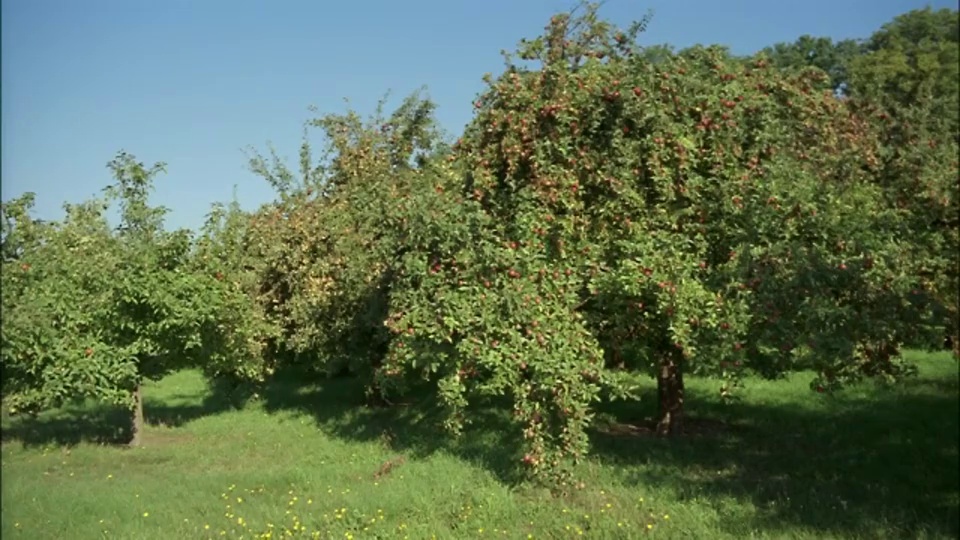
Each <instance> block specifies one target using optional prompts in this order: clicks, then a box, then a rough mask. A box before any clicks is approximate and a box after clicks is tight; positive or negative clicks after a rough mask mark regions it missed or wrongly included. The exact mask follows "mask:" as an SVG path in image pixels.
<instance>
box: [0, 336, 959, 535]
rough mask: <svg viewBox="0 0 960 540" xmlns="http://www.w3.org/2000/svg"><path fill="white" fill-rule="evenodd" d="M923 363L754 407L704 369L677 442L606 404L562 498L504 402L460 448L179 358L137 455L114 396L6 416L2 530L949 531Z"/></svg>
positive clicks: (941, 433)
mask: <svg viewBox="0 0 960 540" xmlns="http://www.w3.org/2000/svg"><path fill="white" fill-rule="evenodd" d="M912 357H913V358H914V359H917V360H918V361H919V362H920V366H921V372H920V377H919V378H918V379H916V380H912V381H909V382H907V383H906V384H903V385H900V386H896V387H893V388H883V387H880V386H877V385H874V384H863V385H859V386H857V387H854V388H851V389H849V390H847V391H844V392H843V393H842V394H840V395H838V396H825V395H820V394H816V393H814V392H811V391H810V390H809V388H808V383H809V381H810V378H811V376H810V375H809V374H796V375H794V376H791V377H790V378H788V379H786V380H783V381H775V382H770V381H760V380H750V381H748V385H747V388H746V390H745V392H744V397H743V400H742V401H740V402H738V403H735V404H732V405H723V404H721V403H720V401H719V399H718V398H719V396H718V393H717V388H718V384H717V383H716V382H713V381H709V380H691V381H689V382H688V389H689V393H690V397H689V399H688V407H689V412H690V416H691V423H692V424H693V425H694V426H697V425H703V426H708V428H709V429H704V430H703V433H702V434H701V435H690V436H684V437H681V438H679V439H677V440H672V441H663V440H657V439H654V438H651V437H649V436H645V435H643V434H639V435H638V434H631V433H627V434H622V433H618V432H616V431H615V430H613V429H610V428H611V426H610V424H613V423H624V422H627V421H630V420H637V419H642V418H643V417H644V416H649V415H651V414H652V413H653V410H654V406H655V405H654V403H653V402H652V400H648V401H644V402H642V403H640V404H637V405H631V406H626V405H618V406H615V407H614V406H611V407H606V408H605V410H604V412H603V413H602V414H601V415H600V417H599V419H598V427H597V430H596V433H595V434H594V437H593V440H594V446H595V448H594V454H593V457H591V459H590V460H589V461H588V462H587V463H585V464H584V465H583V466H582V467H581V468H580V469H579V471H578V472H579V476H580V478H582V479H583V481H584V486H583V488H582V489H579V490H575V491H574V492H572V493H571V494H570V495H569V496H567V497H563V498H553V497H551V496H550V495H549V494H548V493H547V492H545V491H544V490H542V489H538V488H536V487H534V486H531V485H529V484H524V483H521V482H518V478H519V476H518V472H519V466H520V460H519V457H520V456H521V455H522V452H521V450H520V448H519V435H518V433H517V432H516V431H514V430H512V428H511V426H510V424H509V420H508V417H507V416H505V415H500V414H498V413H494V412H491V411H477V412H476V413H475V418H476V419H477V422H478V425H476V426H475V427H474V428H473V430H472V431H470V432H468V433H467V434H466V436H465V437H464V438H463V439H462V440H460V441H457V442H450V441H448V440H447V439H446V438H445V437H444V436H443V435H442V434H441V433H440V432H439V431H438V430H437V429H436V428H435V426H434V425H433V424H432V423H431V422H430V419H431V417H432V414H433V412H432V411H431V410H429V409H428V408H423V407H420V406H418V405H417V404H411V405H408V406H400V407H397V408H395V409H391V410H387V409H370V408H366V407H364V406H362V404H361V403H362V396H361V393H360V392H359V390H358V387H357V386H356V383H355V382H354V381H351V380H350V379H333V380H330V381H315V380H314V381H308V382H304V379H302V378H300V377H295V376H292V375H291V376H287V377H283V378H280V379H279V380H278V381H277V382H276V383H274V384H272V385H271V387H270V388H269V389H268V390H267V392H266V393H265V395H264V396H263V399H262V400H260V401H256V402H252V403H250V404H248V405H247V406H246V407H245V408H243V409H239V410H238V409H235V408H234V407H232V406H231V403H230V401H229V400H228V399H226V398H223V397H222V396H219V395H218V394H217V393H214V392H211V390H209V389H208V388H207V387H206V385H205V384H204V382H203V380H202V379H201V378H200V376H199V375H198V374H197V373H194V372H184V373H178V374H176V375H173V376H171V377H168V378H167V379H164V380H163V381H161V382H159V383H157V384H154V385H151V386H149V387H148V389H147V404H146V406H147V417H148V420H149V421H150V422H151V425H150V426H149V428H148V431H147V434H146V445H145V447H143V448H141V449H137V450H127V449H124V448H120V447H117V446H113V445H100V444H97V443H96V442H90V440H91V439H97V438H100V439H109V438H111V437H115V434H114V431H115V430H116V429H117V426H118V425H120V423H121V421H122V417H121V416H119V415H118V414H117V413H116V412H115V411H109V410H102V409H98V408H96V407H79V406H78V407H75V408H67V409H65V410H63V411H58V412H55V413H50V414H46V415H43V416H41V418H40V420H39V421H38V422H34V423H20V422H18V421H13V420H11V419H10V418H7V417H6V416H4V418H3V427H4V438H5V442H4V444H3V448H2V482H3V486H2V488H3V493H2V531H0V532H2V536H3V537H4V538H30V539H40V538H56V539H62V538H70V539H85V538H105V537H106V538H123V539H135V538H157V539H171V538H240V537H243V538H289V537H304V538H311V537H312V538H356V539H360V538H411V539H421V538H440V539H447V538H468V537H469V538H474V537H491V538H637V537H647V535H649V537H651V538H746V537H751V536H752V537H755V538H871V539H874V538H956V537H957V534H958V524H957V522H958V502H960V496H958V491H960V490H958V484H960V475H958V465H957V463H958V451H957V449H958V438H960V432H958V405H960V404H958V366H957V362H956V361H955V360H953V359H952V358H950V357H949V355H946V354H922V353H913V354H912ZM651 388H652V386H651ZM706 420H710V423H709V424H707V423H706ZM400 456H403V457H404V458H405V459H403V460H400V459H398V458H399V457H400ZM388 463H392V464H393V465H391V466H387V464H388ZM378 473H379V474H378Z"/></svg>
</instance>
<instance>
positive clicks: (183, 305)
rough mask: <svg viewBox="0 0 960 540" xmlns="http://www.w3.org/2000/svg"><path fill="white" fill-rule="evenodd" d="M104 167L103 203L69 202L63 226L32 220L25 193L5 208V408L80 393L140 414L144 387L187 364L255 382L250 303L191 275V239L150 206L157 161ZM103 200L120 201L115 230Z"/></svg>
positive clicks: (43, 404)
mask: <svg viewBox="0 0 960 540" xmlns="http://www.w3.org/2000/svg"><path fill="white" fill-rule="evenodd" d="M109 166H110V169H111V170H112V171H113V174H114V177H115V179H116V183H115V184H113V185H111V186H109V187H108V188H107V189H106V197H105V198H104V199H95V200H92V201H89V202H87V203H85V204H81V205H68V206H67V208H66V210H67V217H66V219H65V220H64V222H63V223H49V224H40V223H37V222H36V221H34V220H32V219H31V218H30V216H29V210H30V203H31V202H32V195H31V196H26V197H23V198H21V199H18V200H15V201H12V202H11V203H8V204H5V205H4V221H5V223H6V225H5V230H4V233H5V234H4V253H5V259H4V261H3V265H4V268H3V275H2V276H3V277H2V279H3V311H4V324H3V347H2V349H3V353H2V359H3V370H4V387H3V394H4V398H5V399H6V400H7V402H8V403H9V405H10V407H11V410H12V411H18V410H22V411H36V410H39V409H46V408H50V407H54V406H57V405H59V404H61V403H63V402H65V401H68V400H73V399H80V398H86V397H92V398H95V399H98V400H100V401H104V402H108V403H116V404H122V405H125V406H129V407H131V408H133V409H135V410H138V409H137V407H138V406H139V401H138V399H139V387H140V384H141V381H142V380H143V379H157V378H159V377H162V376H163V375H165V374H167V373H169V372H171V371H173V370H176V369H181V368H184V367H188V366H198V365H202V366H204V367H205V368H207V369H208V370H209V371H210V372H211V373H215V374H222V373H225V372H226V373H230V374H234V375H236V376H241V377H244V378H251V379H256V378H259V377H261V376H262V373H261V370H260V365H261V362H262V359H263V356H262V355H261V354H260V351H259V344H258V343H257V342H256V339H255V338H256V335H255V333H253V332H251V331H250V327H249V325H246V324H245V323H244V320H243V319H242V318H240V317H238V316H240V315H242V314H243V313H242V311H237V306H238V305H243V304H244V303H245V301H246V298H247V297H246V296H244V295H242V294H241V293H240V292H239V291H233V292H231V290H230V288H229V287H228V286H226V285H224V284H221V283H220V282H219V281H218V280H217V279H216V278H215V276H214V275H212V274H208V275H204V274H200V273H197V272H194V271H192V268H191V237H190V234H189V233H188V232H187V231H182V230H181V231H176V232H172V233H170V232H166V231H164V230H163V229H162V219H163V214H164V212H165V210H164V209H162V208H155V207H151V206H150V205H149V204H148V195H149V191H150V189H151V186H152V182H153V177H154V176H155V175H156V174H157V173H158V172H160V171H162V170H163V165H162V164H157V165H155V166H154V167H152V168H150V169H147V168H146V167H144V166H143V164H141V163H139V162H137V161H136V160H135V159H134V158H133V156H131V155H129V154H126V153H123V152H121V153H120V154H119V155H118V156H117V158H116V159H114V160H113V161H112V162H111V163H110V165H109ZM110 201H118V202H119V205H120V215H121V224H120V227H119V228H118V229H117V230H116V231H112V230H111V229H110V227H109V225H108V223H107V220H106V217H105V211H106V210H107V208H108V207H109V202H110ZM135 414H136V412H135ZM136 418H137V417H136V416H135V424H136ZM137 428H138V426H136V425H135V426H134V437H136V433H137Z"/></svg>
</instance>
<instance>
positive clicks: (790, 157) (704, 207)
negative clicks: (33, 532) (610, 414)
mask: <svg viewBox="0 0 960 540" xmlns="http://www.w3.org/2000/svg"><path fill="white" fill-rule="evenodd" d="M645 25H646V21H641V22H640V23H637V24H635V25H633V26H631V27H630V28H627V29H623V30H621V29H617V28H615V27H613V26H612V25H610V24H608V23H606V22H604V21H602V20H600V19H599V18H598V16H597V11H596V8H595V7H588V9H586V10H585V11H584V12H583V13H582V14H581V15H580V16H578V17H576V18H574V17H572V16H571V15H566V14H561V15H557V16H555V17H553V18H552V19H551V21H550V23H549V25H548V26H547V27H546V29H545V32H544V34H543V35H542V36H540V37H538V38H536V39H533V40H525V41H523V42H521V44H520V46H519V48H518V50H516V51H515V53H514V54H513V55H508V56H507V58H506V66H505V68H504V70H503V72H502V73H500V74H499V75H497V76H491V75H488V76H486V77H485V81H486V83H487V87H486V90H485V91H484V92H483V93H482V94H481V95H480V96H479V97H478V99H477V101H476V103H475V113H474V116H473V119H472V121H471V123H470V124H469V125H468V126H467V128H466V129H465V131H464V133H463V134H462V136H461V137H460V138H459V139H458V140H457V141H456V143H455V144H445V143H444V142H443V140H442V137H441V136H440V131H439V128H438V126H437V125H436V123H435V121H434V118H433V110H434V105H433V103H432V102H431V101H429V100H428V99H425V98H423V97H421V95H420V94H414V95H412V96H410V97H409V98H407V99H406V100H405V101H404V102H403V103H402V104H401V105H400V106H399V107H398V108H397V109H396V110H395V111H393V112H392V113H389V114H385V113H384V112H383V108H382V107H381V108H379V109H378V111H377V112H376V114H374V115H373V116H372V117H371V118H369V119H364V118H362V117H360V116H359V115H357V114H356V113H348V114H344V115H328V116H324V117H321V118H319V119H316V120H313V121H311V122H310V125H311V126H312V127H314V128H318V129H320V130H321V131H322V132H323V134H324V135H325V137H326V142H327V148H325V149H324V150H325V152H324V153H323V159H319V158H316V157H315V156H314V151H313V150H312V148H311V147H310V145H309V144H308V143H306V142H304V144H303V147H302V148H301V152H300V163H299V169H296V170H291V169H289V168H287V166H286V165H284V164H283V163H281V162H279V161H278V160H275V159H274V160H270V159H266V158H264V157H261V156H255V157H254V158H253V160H252V161H251V168H252V169H253V170H254V171H255V172H257V173H258V174H260V175H261V176H263V177H264V178H265V179H266V180H267V181H269V182H270V183H271V184H272V186H273V187H274V188H275V190H276V193H277V198H276V200H275V201H274V202H273V203H270V204H268V205H265V206H263V207H261V208H260V209H258V210H256V211H253V212H248V211H244V210H242V209H241V208H240V207H239V206H238V205H237V204H236V203H234V204H232V205H225V206H218V207H217V208H216V209H215V211H214V212H212V213H211V214H210V218H209V220H208V223H207V225H206V226H205V227H204V228H203V229H202V230H200V231H197V232H195V233H193V232H189V231H176V232H168V231H166V230H165V229H164V228H163V214H164V210H163V209H160V208H154V207H151V206H150V205H149V204H148V194H149V191H150V189H151V187H152V182H153V181H154V178H155V176H156V175H157V174H158V173H160V172H161V171H162V167H161V166H159V165H158V166H157V167H153V168H147V167H145V166H144V165H143V164H140V163H138V162H137V161H136V160H135V159H134V158H133V157H132V156H130V155H128V154H123V153H122V154H120V155H119V156H118V158H117V159H116V160H115V161H114V162H112V163H111V169H112V171H113V174H114V177H115V179H116V183H115V184H114V185H113V186H112V187H111V188H110V189H109V190H108V191H107V192H106V195H105V197H104V198H103V199H102V200H94V201H89V202H86V203H83V204H80V205H71V206H68V208H67V217H66V219H65V220H63V221H62V222H57V223H47V222H40V221H37V220H35V219H33V218H31V217H30V207H31V205H32V197H31V196H25V197H23V198H20V199H17V200H13V201H10V202H7V203H4V206H3V218H4V229H3V257H4V258H3V275H2V280H3V287H2V291H3V293H2V294H3V312H4V324H3V328H2V339H3V352H2V362H3V370H4V379H3V396H4V400H5V406H6V407H8V408H10V410H11V411H15V412H33V411H38V410H41V409H46V408H51V407H55V406H58V405H60V404H62V403H64V402H65V401H67V400H71V399H75V398H83V397H89V398H95V399H98V400H101V401H105V402H109V403H116V404H120V405H123V406H126V407H129V408H130V410H131V411H132V412H133V413H132V416H133V431H132V432H131V433H132V439H133V442H134V444H135V443H136V441H137V434H138V433H139V431H140V429H141V425H142V418H143V408H142V399H141V398H140V386H141V383H142V381H143V380H146V379H157V378H159V377H161V376H163V375H165V374H167V373H170V372H171V371H174V370H178V369H182V368H201V369H203V370H204V372H205V373H207V374H208V375H209V376H210V377H211V378H220V379H223V378H227V379H232V380H234V381H235V382H236V383H237V384H239V383H242V382H252V383H259V382H263V381H264V380H266V379H267V378H269V377H270V376H271V374H272V373H274V371H275V370H278V369H283V368H284V367H286V366H289V365H299V366H306V367H308V368H310V369H312V370H315V371H316V372H317V373H319V374H324V373H325V374H328V375H344V374H347V375H350V376H354V377H361V378H363V379H364V380H365V381H366V382H367V385H366V387H367V399H368V402H369V403H370V404H376V405H378V406H390V405H392V404H394V403H395V402H396V401H398V400H402V399H403V398H404V396H405V395H410V394H413V393H417V394H429V395H433V396H435V399H436V402H437V404H438V405H440V406H442V408H443V409H444V410H445V412H446V414H445V427H446V428H447V429H448V430H449V431H450V432H451V433H452V434H454V435H455V434H458V433H460V432H461V431H462V430H464V429H469V424H470V420H471V416H470V410H471V407H472V406H475V405H477V404H483V403H488V404H489V403H494V404H496V405H495V406H504V407H510V408H511V410H512V413H513V418H514V420H515V425H516V429H517V436H518V437H522V438H523V439H524V441H525V451H526V454H525V456H524V457H523V463H524V464H525V465H526V466H528V467H529V469H530V470H531V472H532V473H535V474H537V475H546V477H548V478H551V479H553V480H554V481H557V482H561V483H563V482H569V481H570V479H571V469H570V467H569V466H570V465H571V464H572V463H575V462H576V461H577V460H578V459H580V458H582V457H583V456H585V455H586V454H587V452H588V451H589V436H588V434H589V428H590V425H591V421H592V418H593V415H594V413H595V410H596V406H597V404H598V403H601V402H603V401H607V400H618V399H622V400H645V399H655V400H656V402H657V403H658V404H659V413H658V417H657V419H656V426H655V430H656V432H657V433H658V434H660V435H663V436H669V435H671V434H674V433H678V432H682V431H683V429H684V428H683V425H684V377H685V376H687V375H697V376H707V377H711V378H714V379H715V380H716V381H717V391H718V392H720V393H721V394H722V395H723V396H724V397H729V398H731V399H733V398H735V396H736V389H737V387H738V386H739V385H740V380H741V378H742V376H743V375H744V374H746V373H758V374H761V375H763V376H766V377H770V378H774V377H778V376H781V375H783V374H785V373H788V372H791V371H796V370H813V371H815V372H816V373H817V374H818V375H817V377H816V379H815V380H813V381H812V382H811V389H812V390H813V391H819V392H830V391H833V390H835V389H837V388H839V387H840V386H842V385H844V384H846V383H849V382H851V381H855V380H857V379H860V378H863V377H882V378H886V379H888V380H891V381H896V380H899V379H900V378H901V377H904V376H908V375H909V374H910V373H911V366H910V365H907V364H905V363H904V362H903V361H902V359H901V357H900V355H899V351H900V349H901V348H902V347H904V346H911V347H916V346H940V345H941V344H942V342H943V339H944V337H945V336H952V338H953V343H954V344H956V343H957V340H956V336H955V334H956V330H955V329H956V328H957V305H956V304H957V302H956V300H957V298H956V295H957V288H956V282H957V260H956V254H957V253H958V251H960V249H958V248H960V245H958V235H957V214H958V198H957V195H958V194H957V191H958V188H957V151H958V150H957V137H956V133H955V130H938V129H934V128H932V127H930V122H925V119H926V118H929V117H930V114H929V111H926V110H925V109H924V106H925V104H924V103H923V102H920V103H915V104H912V105H910V106H905V105H901V104H897V103H894V102H891V101H890V100H886V101H885V100H881V99H874V98H872V97H871V96H869V95H865V96H857V95H852V96H847V97H844V98H842V99H841V98H840V97H838V96H837V95H836V93H835V91H834V88H833V87H832V85H831V79H830V76H829V75H828V74H827V73H826V72H824V71H823V70H820V69H817V68H816V67H809V68H804V69H795V70H786V69H780V68H778V67H777V66H775V65H773V63H772V62H771V60H770V59H768V58H767V57H766V56H765V55H763V54H760V55H756V56H753V57H750V58H746V59H745V58H734V57H732V56H731V55H730V54H729V53H727V52H726V51H724V50H723V49H721V48H716V47H695V48H692V49H688V50H685V51H683V52H681V53H678V54H671V55H667V56H665V57H660V58H653V57H652V56H651V55H649V54H645V52H644V49H642V48H641V47H639V46H638V45H637V44H636V43H637V35H638V33H639V32H642V31H643V29H644V27H645ZM112 204H119V207H120V209H121V216H122V219H121V221H122V225H121V227H120V228H119V229H116V230H114V229H111V227H110V226H109V225H108V224H107V221H106V215H105V213H106V211H107V209H108V208H109V207H110V205H112ZM638 374H640V375H645V376H649V377H652V378H654V379H655V380H656V381H657V395H656V396H655V397H653V396H646V395H641V393H638V391H637V389H636V388H634V387H633V385H632V384H631V381H632V380H635V377H636V376H637V375H638Z"/></svg>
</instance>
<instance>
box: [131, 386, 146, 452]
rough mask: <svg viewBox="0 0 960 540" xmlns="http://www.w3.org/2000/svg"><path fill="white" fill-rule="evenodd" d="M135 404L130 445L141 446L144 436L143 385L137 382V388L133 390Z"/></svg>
mask: <svg viewBox="0 0 960 540" xmlns="http://www.w3.org/2000/svg"><path fill="white" fill-rule="evenodd" d="M133 398H134V405H133V417H132V418H131V424H130V427H131V430H130V443H129V445H130V447H131V448H136V447H138V446H140V443H141V442H142V438H143V385H142V384H141V383H137V389H136V390H134V392H133Z"/></svg>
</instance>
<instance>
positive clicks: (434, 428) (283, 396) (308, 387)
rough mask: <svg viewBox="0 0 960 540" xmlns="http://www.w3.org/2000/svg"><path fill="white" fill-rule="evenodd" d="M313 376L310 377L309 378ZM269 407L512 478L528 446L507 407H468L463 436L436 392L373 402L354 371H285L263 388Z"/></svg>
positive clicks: (341, 433) (339, 431) (334, 431)
mask: <svg viewBox="0 0 960 540" xmlns="http://www.w3.org/2000/svg"><path fill="white" fill-rule="evenodd" d="M305 380H310V382H309V383H306V384H305V383H304V381H305ZM262 397H263V403H264V408H265V410H266V411H268V412H271V413H277V412H281V411H295V412H296V413H298V414H305V415H308V416H311V417H312V418H313V419H314V420H315V421H316V424H317V426H318V427H319V428H320V429H321V430H323V431H324V432H325V433H328V434H330V435H331V436H334V437H339V438H343V439H347V440H352V441H358V442H379V443H382V444H385V445H386V446H387V447H388V448H390V449H391V450H392V451H395V452H402V453H404V454H406V455H408V456H409V457H413V458H425V457H427V456H430V455H432V454H434V453H437V452H443V453H448V454H450V455H453V456H456V457H459V458H461V459H464V460H465V461H468V462H471V463H475V464H476V465H478V466H479V467H481V468H483V469H485V470H487V471H489V472H491V473H492V474H494V475H495V476H496V477H497V478H498V479H499V480H500V481H502V482H505V483H508V484H516V483H519V482H520V481H521V479H522V472H523V471H522V470H521V469H520V468H519V467H518V464H519V463H520V456H522V450H521V447H520V444H519V443H520V439H521V437H520V429H519V428H518V427H517V426H515V425H514V424H513V423H512V422H510V419H509V417H508V415H507V414H506V413H504V411H505V410H509V406H507V407H492V406H490V405H491V404H490V403H485V404H481V405H478V406H473V407H470V408H469V409H468V412H467V415H466V416H467V418H469V419H470V421H471V424H470V425H469V426H467V427H466V428H465V430H464V433H463V434H462V435H461V436H460V437H457V438H454V437H451V436H450V435H449V434H448V433H446V432H445V431H444V430H443V429H442V427H441V425H442V418H443V412H442V411H441V410H440V408H439V407H437V406H436V400H435V399H434V398H433V396H432V395H425V396H424V397H423V398H421V399H417V398H416V397H414V399H412V400H410V401H407V402H403V403H396V404H393V405H391V406H372V405H370V404H369V403H368V402H367V401H366V399H365V397H364V386H363V384H362V382H361V381H360V380H359V379H356V378H353V377H349V376H347V377H336V378H330V379H326V378H317V377H316V376H313V377H312V379H308V378H305V377H304V376H303V375H302V374H301V373H299V372H297V371H288V372H285V373H279V374H277V376H275V377H274V379H273V381H272V382H271V384H270V385H268V387H267V388H266V389H265V390H264V392H263V396H262Z"/></svg>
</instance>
